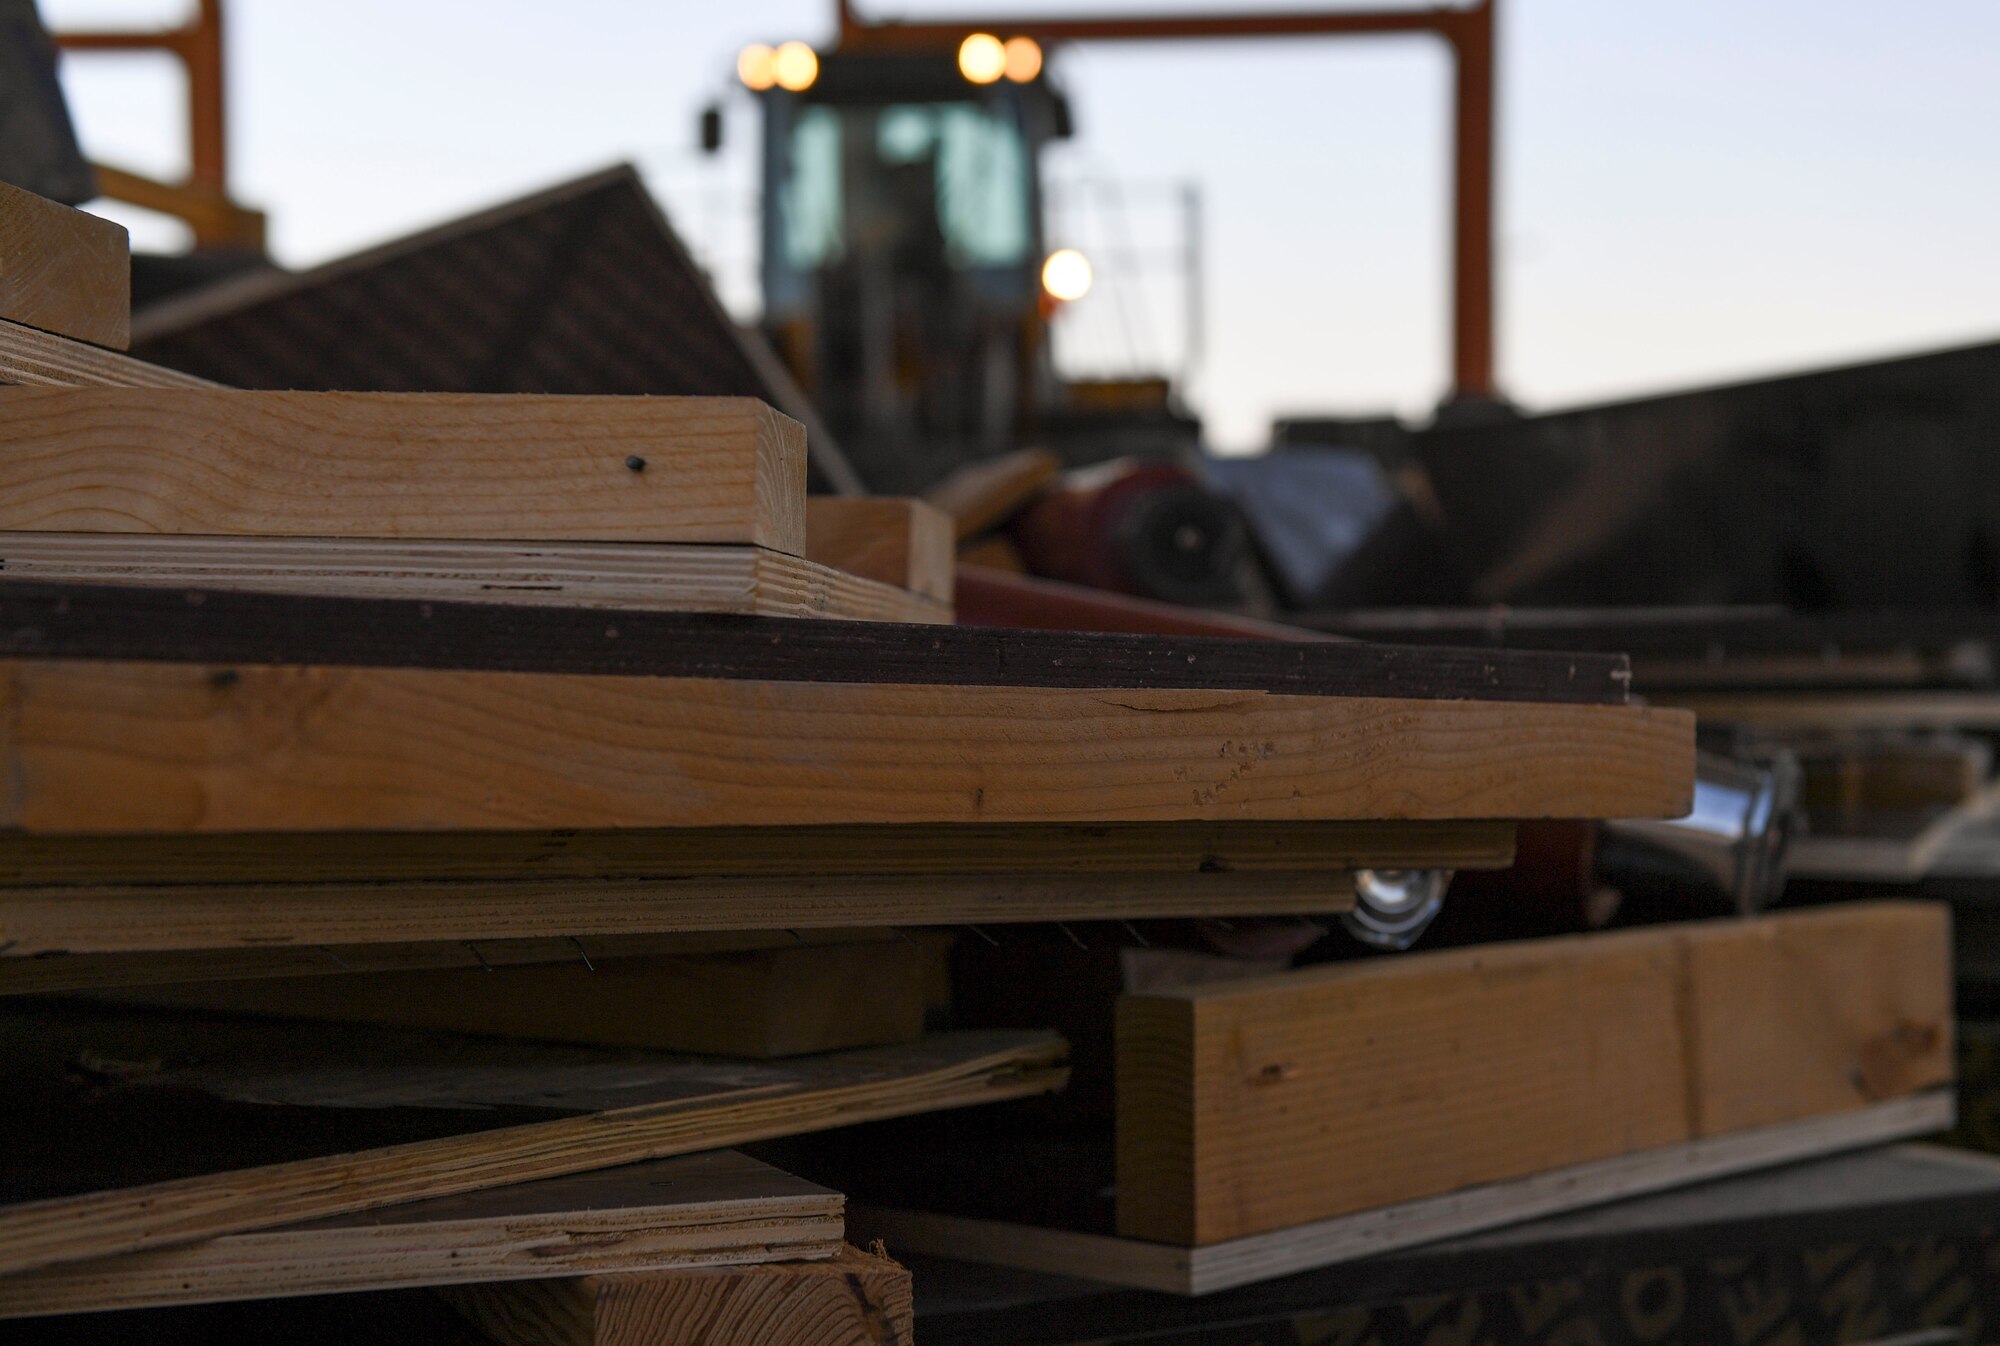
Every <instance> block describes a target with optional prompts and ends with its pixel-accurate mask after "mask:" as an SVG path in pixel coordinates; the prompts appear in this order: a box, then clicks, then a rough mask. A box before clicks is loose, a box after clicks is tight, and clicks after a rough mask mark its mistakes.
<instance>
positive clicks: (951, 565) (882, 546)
mask: <svg viewBox="0 0 2000 1346" xmlns="http://www.w3.org/2000/svg"><path fill="white" fill-rule="evenodd" d="M806 559H807V560H810V561H817V562H819V563H820V564H821V565H826V566H832V567H833V568H834V569H835V570H844V571H846V572H847V573H848V574H850V575H859V576H861V577H862V578H863V579H871V580H876V581H879V582H880V583H883V584H893V585H894V586H896V587H897V588H898V589H908V590H909V591H910V592H911V593H914V594H921V595H923V596H924V597H925V598H931V599H935V600H937V601H938V602H940V603H950V602H951V592H952V574H953V571H954V569H955V568H956V565H957V559H956V547H955V545H954V542H953V538H952V531H951V517H950V516H949V515H947V514H945V513H944V512H943V511H941V510H939V509H937V508H935V507H933V506H931V505H928V504H926V503H924V502H923V501H921V500H906V499H900V498H895V497H887V496H883V497H865V496H848V497H836V496H826V495H816V496H812V497H810V498H809V499H807V501H806Z"/></svg>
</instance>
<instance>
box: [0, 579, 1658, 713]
mask: <svg viewBox="0 0 2000 1346" xmlns="http://www.w3.org/2000/svg"><path fill="white" fill-rule="evenodd" d="M0 650H5V651H6V652H7V653H8V654H10V655H12V656H14V657H17V658H22V657H34V658H75V659H145V660H161V661H167V662H183V661H185V662H194V663H210V664H236V663H245V664H286V665H299V664H331V665H346V664H365V665H374V666H379V667H385V668H401V667H408V668H455V669H491V670H495V671H499V670H507V671H512V672H523V673H525V672H541V673H604V674H632V675H645V676H650V677H697V678H755V679H771V680H774V681H803V682H865V683H929V684H935V685H938V686H979V687H1088V688H1100V689H1102V688H1120V687H1127V688H1147V689H1155V690H1157V689H1164V688H1170V687H1178V688H1189V689H1198V690H1217V689H1225V688H1227V689H1233V690H1237V691H1259V692H1286V693H1292V694H1296V695H1305V696H1384V697H1409V698H1414V699H1421V700H1447V701H1461V700H1472V701H1535V702H1553V703H1559V704H1564V705H1572V704H1574V705H1624V704H1627V702H1628V701H1629V699H1630V698H1629V696H1628V693H1627V688H1626V683H1627V681H1628V677H1629V674H1628V670H1627V667H1626V663H1625V659H1624V657H1623V656H1622V655H1563V654H1547V653H1541V652H1535V653H1513V652H1509V651H1504V650H1441V649H1421V648H1411V647H1407V646H1395V645H1368V644H1363V643H1360V642H1325V643H1319V644H1311V645H1306V644H1281V643H1277V642H1272V641H1262V640H1242V639H1217V638H1215V637H1212V636H1196V635H1186V634H1181V635H1166V636H1160V635H1143V634H1139V635H1130V634H1128V635H1103V634H1089V633H1077V632H1062V631H997V630H980V629H974V628H969V627H967V628H961V627H943V628H939V627H923V628H920V629H914V630H913V629H907V628H903V627H898V626H895V625H891V624H880V625H876V626H867V627H857V626H854V625H853V624H851V623H846V622H819V621H800V620H790V621H785V622H775V621H772V620H769V619H753V618H744V617H730V616H714V615H706V614H689V613H661V612H632V613H627V614H624V615H622V616H621V617H620V618H619V620H618V621H616V622H606V621H605V620H604V619H603V617H602V615H601V614H599V613H596V612H592V611H588V610H577V609H570V608H563V607H523V606H520V605H518V604H505V603H452V602H437V601H425V602H417V601H409V600H396V599H375V598H342V597H316V596H302V595H293V594H284V595H276V594H259V593H231V592H227V591H223V590H213V591H210V590H188V591H180V590H174V591H163V590H159V589H148V588H137V587H131V586H117V585H76V584H39V583H35V582H33V581H28V580H9V581H7V582H6V583H0Z"/></svg>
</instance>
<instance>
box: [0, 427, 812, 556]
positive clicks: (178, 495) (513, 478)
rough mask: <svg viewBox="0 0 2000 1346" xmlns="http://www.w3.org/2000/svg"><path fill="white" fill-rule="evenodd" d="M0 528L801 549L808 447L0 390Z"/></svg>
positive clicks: (703, 433)
mask: <svg viewBox="0 0 2000 1346" xmlns="http://www.w3.org/2000/svg"><path fill="white" fill-rule="evenodd" d="M0 529H4V530H12V531H35V532H88V533H187V534H218V535H228V536H251V537H374V538H426V539H446V538H459V539H465V538H477V539H504V540H508V541H533V542H707V543H748V544H754V545H757V546H763V547H769V548H771V549H772V550H773V551H780V552H785V553H787V554H788V555H792V556H797V555H800V554H802V553H803V551H804V550H805V434H804V432H803V431H802V430H801V429H800V428H799V426H798V423H797V422H795V421H790V420H787V419H786V418H785V417H783V416H780V415H779V414H778V413H777V412H775V411H772V410H771V409H770V408H769V407H768V406H766V405H764V404H763V403H762V402H758V401H755V400H753V399H750V398H728V397H687V398H682V397H557V396H522V395H497V394H496V395H491V396H482V395H478V394H448V393H276V392H241V391H236V390H233V389H218V390H207V389H158V388H18V387H17V388H0Z"/></svg>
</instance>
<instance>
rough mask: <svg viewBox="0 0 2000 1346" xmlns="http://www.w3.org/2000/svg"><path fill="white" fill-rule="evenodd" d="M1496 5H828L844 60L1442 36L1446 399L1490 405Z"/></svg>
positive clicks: (1489, 0) (846, 0) (1485, 1)
mask: <svg viewBox="0 0 2000 1346" xmlns="http://www.w3.org/2000/svg"><path fill="white" fill-rule="evenodd" d="M1497 3H1498V0H1478V3H1476V4H1473V5H1470V6H1467V7H1465V8H1456V9H1408V10H1373V11H1363V10H1345V11H1343V10H1334V11H1322V12H1317V13H1315V12H1300V13H1283V12H1277V13H1261V14H1252V13H1245V14H1174V15H1154V16H1146V15H1136V14H1135V15H1106V16H1058V15H1023V16H1018V17H1012V18H997V17H988V18H976V19H975V18H968V19H958V18H954V19H951V20H948V21H926V22H919V23H906V22H901V21H880V22H877V21H873V20H867V19H863V18H861V17H860V16H859V15H858V14H856V13H855V10H854V6H853V3H852V0H835V7H836V12H837V13H838V15H839V20H840V48H841V50H843V51H934V50H937V49H939V48H944V49H947V50H948V49H950V48H952V47H955V46H957V44H958V43H959V42H961V41H963V40H964V39H965V38H966V37H967V36H968V35H970V34H972V33H994V34H996V35H999V36H1016V35H1019V36H1025V37H1032V38H1034V39H1035V40H1036V41H1038V42H1042V43H1044V44H1047V43H1054V42H1125V41H1150V40H1155V39H1189V38H1193V39H1212V38H1257V37H1364V36H1379V35H1385V34H1396V33H1428V34H1432V35H1434V36H1438V37H1442V38H1443V39H1444V40H1445V42H1446V43H1447V44H1449V45H1450V47H1451V49H1452V54H1453V57H1454V58H1455V64H1456V67H1457V72H1456V81H1455V85H1454V93H1453V102H1454V104H1455V108H1454V115H1453V119H1452V126H1453V131H1452V161H1453V169H1452V314H1451V326H1452V343H1451V365H1452V392H1453V394H1454V395H1455V396H1458V397H1492V396H1494V395H1496V393H1497V392H1498V386H1497V384H1496V382H1495V378H1494V340H1493V330H1494V301H1493V194H1494V172H1493V153H1494V137H1493V110H1494V104H1495V94H1494V44H1493V12H1494V7H1495V5H1496V4H1497Z"/></svg>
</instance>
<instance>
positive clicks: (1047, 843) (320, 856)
mask: <svg viewBox="0 0 2000 1346" xmlns="http://www.w3.org/2000/svg"><path fill="white" fill-rule="evenodd" d="M1513 863H1514V825H1513V824H1512V823H1508V822H1485V821H1470V822H1467V821H1444V822H1398V821H1374V820H1370V821H1365V822H1309V823H1290V822H1233V821H1231V822H1188V823H1040V824H1032V825H1013V824H996V823H963V824H951V825H948V826H929V825H923V824H905V825H898V826H891V827H694V828H666V829H651V828H634V829H625V830H577V831H560V832H549V831H541V832H537V831H526V830H524V831H507V832H424V833H420V834H413V833H405V832H374V833H347V834H342V835H339V836H323V835H316V834H314V833H238V834H222V835H205V834H200V833H181V834H175V835H161V836H111V835H97V836H92V837H89V838H77V837H48V836H35V835H31V834H28V833H24V832H9V831H0V892H5V893H6V895H7V898H8V900H10V901H12V900H16V899H18V900H19V901H21V902H24V903H32V902H34V901H35V900H36V899H35V897H34V896H33V895H32V894H30V893H27V892H24V891H21V890H24V889H31V888H36V887H49V888H56V887H60V888H66V889H70V890H72V895H73V896H75V897H77V898H78V899H92V900H95V899H97V898H102V899H104V900H105V901H106V902H115V901H116V900H117V899H119V898H120V897H121V896H133V895H135V894H124V895H121V894H118V893H115V892H108V891H101V892H97V893H91V892H88V891H85V890H86V889H90V888H96V889H100V890H102V889H108V888H116V887H118V886H121V885H123V886H131V887H135V888H136V887H148V888H151V887H167V886H179V887H182V888H183V891H182V893H181V894H180V895H179V896H180V897H186V898H195V897H198V896H199V894H198V893H195V892H191V891H186V886H188V885H201V886H203V887H205V888H218V892H217V896H216V900H217V901H224V900H227V899H228V898H229V896H230V893H229V892H223V891H220V890H219V889H220V888H227V889H229V890H231V891H235V890H236V889H237V888H238V886H239V885H250V886H256V887H258V888H260V889H262V891H261V892H250V891H247V890H246V891H243V892H241V893H239V894H238V895H239V896H241V897H243V898H244V899H245V900H252V899H254V900H261V901H268V902H272V903H285V902H289V903H291V904H292V905H294V906H298V907H300V908H301V909H305V908H307V907H310V906H313V905H314V904H311V903H309V902H306V901H305V894H304V893H302V892H298V891H296V890H298V889H301V888H303V887H304V886H306V885H326V884H335V883H347V884H356V885H364V884H365V885H368V886H370V887H376V886H381V885H384V884H397V883H401V884H406V885H407V884H415V883H440V882H441V881H444V880H452V879H460V880H473V879H489V880H491V879H504V880H510V881H511V880H532V881H534V882H535V883H536V884H537V885H538V886H536V887H533V888H522V889H518V890H503V891H518V892H519V893H520V895H521V898H522V900H523V901H526V902H533V901H543V902H553V901H555V900H556V899H557V896H558V895H559V894H561V893H563V892H565V891H568V892H571V893H575V894H577V895H578V897H579V898H581V897H582V896H583V895H582V894H581V893H580V892H579V889H580V887H581V885H579V884H578V883H576V882H575V881H577V880H586V879H587V880H591V881H593V882H601V883H604V884H605V885H606V886H607V888H610V889H611V891H612V892H613V894H614V896H617V897H622V898H624V899H625V900H628V901H629V900H633V899H636V898H639V897H641V896H642V895H644V894H645V893H646V892H648V891H649V890H648V889H645V888H638V887H632V888H627V889H624V890H622V891H620V890H618V889H616V888H615V887H614V886H613V885H614V883H615V882H616V881H624V880H634V879H645V880H652V881H657V882H659V883H660V884H661V886H660V887H658V888H657V889H653V890H650V891H653V892H654V893H655V894H656V895H657V896H659V897H660V898H662V899H670V898H672V897H673V896H674V895H675V894H676V893H677V892H681V893H686V894H687V895H688V896H690V897H693V896H695V895H696V894H699V893H700V892H701V891H702V889H701V888H700V887H699V886H698V885H699V884H700V883H702V882H705V881H709V880H715V881H718V882H720V883H722V884H723V885H724V886H722V887H718V888H716V889H714V890H713V896H714V897H715V898H716V899H718V900H727V899H728V898H729V896H730V890H729V888H728V886H727V885H728V884H729V883H730V882H731V881H734V880H739V879H750V878H759V877H763V878H779V879H784V880H786V881H788V882H792V883H796V884H799V885H800V887H799V889H798V891H799V894H800V898H799V900H797V901H785V900H784V898H783V894H784V892H785V891H786V890H785V889H783V888H782V887H780V886H778V885H771V886H770V888H769V891H767V892H764V893H763V894H762V895H761V898H759V900H761V901H769V902H774V903H777V904H778V908H779V909H773V910H772V911H770V912H769V913H767V914H768V915H769V916H770V918H771V921H772V924H767V925H762V926H755V927H731V928H737V929H743V928H762V929H771V928H776V929H787V928H791V927H794V926H801V925H803V926H812V925H827V924H832V923H830V922H827V921H813V920H809V919H805V918H806V917H807V916H808V915H809V914H810V913H811V912H812V911H813V910H815V909H818V910H822V911H826V912H833V911H838V912H839V914H840V915H841V918H842V919H841V920H840V921H838V922H837V924H839V925H842V926H848V925H857V924H864V925H882V924H888V925H897V924H907V923H908V919H909V917H910V916H911V914H912V913H913V912H915V911H916V910H918V909H917V908H915V907H913V906H910V905H909V904H908V901H907V897H908V895H907V894H906V893H904V892H901V891H900V890H897V889H895V888H893V887H890V886H884V887H882V888H881V889H880V890H879V891H878V892H877V895H876V896H875V897H870V896H869V893H870V890H871V885H872V884H873V883H874V881H877V880H885V879H890V878H897V877H902V878H917V877H921V878H924V879H926V880H929V881H939V880H944V879H947V878H949V877H951V876H954V875H956V876H960V877H978V878H986V879H990V878H992V877H994V876H997V875H1008V876H1017V877H1021V878H1022V886H1021V887H1020V888H1019V889H1018V890H1016V889H1010V888H1008V887H1007V886H1006V885H999V884H986V885H984V887H985V889H986V891H987V892H988V894H989V896H988V897H986V898H985V899H982V900H981V902H980V903H979V904H978V905H977V906H970V905H968V906H967V907H966V908H965V910H966V911H967V912H968V913H969V912H972V911H979V912H981V913H983V917H981V919H984V918H993V919H1002V920H1004V919H1008V917H1007V915H1006V913H1007V912H1008V911H1010V910H1013V909H1014V908H1016V907H1019V908H1021V909H1022V910H1032V909H1033V907H1034V903H1035V901H1036V900H1037V899H1036V896H1035V894H1036V893H1037V892H1038V891H1043V890H1040V889H1038V888H1037V886H1036V884H1035V883H1034V881H1033V880H1032V879H1030V878H1029V877H1028V876H1033V875H1042V876H1044V878H1045V880H1046V881H1047V882H1049V883H1053V882H1054V881H1055V880H1057V879H1059V878H1063V877H1070V878H1075V879H1079V880H1083V879H1087V878H1089V877H1090V876H1093V875H1097V876H1104V877H1106V878H1108V879H1110V880H1112V881H1113V882H1114V883H1116V884H1122V885H1125V886H1131V885H1130V884H1129V880H1130V878H1131V877H1132V876H1136V875H1146V876H1178V877H1184V878H1197V877H1199V878H1212V879H1213V878H1223V877H1226V876H1229V875H1253V874H1283V875H1289V876H1292V878H1293V879H1294V880H1295V879H1296V877H1297V876H1299V875H1301V874H1318V875H1321V876H1323V877H1325V878H1329V879H1333V880H1335V881H1336V886H1335V887H1334V888H1332V889H1330V890H1329V895H1330V896H1334V897H1339V896H1340V895H1341V893H1340V889H1339V888H1338V886H1337V880H1338V878H1339V875H1340V871H1343V870H1348V869H1505V868H1507V866H1509V865H1511V864H1513ZM821 880H842V881H843V882H842V883H840V884H839V885H821V886H819V887H817V888H815V886H814V885H815V884H816V883H817V882H818V881H821ZM848 880H865V881H867V882H846V881H848ZM1171 881H1172V880H1171V878H1168V879H1163V880H1162V882H1171ZM476 891H477V890H476V889H470V888H465V889H460V890H459V891H457V892H456V893H450V894H448V895H450V896H456V897H459V898H470V897H472V896H473V895H474V894H475V893H476ZM1080 891H1081V890H1079V892H1080ZM1107 891H1113V890H1107ZM1233 891H1235V890H1232V889H1228V888H1218V889H1217V890H1216V893H1217V895H1218V897H1219V898H1220V896H1221V895H1222V894H1224V893H1228V892H1233ZM1271 891H1274V892H1275V891H1282V890H1276V889H1274V890H1271ZM286 894H290V896H289V897H287V896H286ZM59 895H60V894H58V893H54V892H50V893H47V894H44V896H46V897H50V898H53V897H56V896H59ZM1045 895H1047V894H1046V893H1045ZM738 896H739V898H741V899H749V898H751V897H754V896H757V895H756V894H753V893H752V892H751V890H748V889H744V890H741V891H740V892H739V893H738ZM962 897H964V898H969V893H968V894H965V895H962ZM414 898H415V892H414V890H413V891H412V892H411V893H410V894H409V895H408V900H411V901H412V903H413V905H415V901H414ZM176 900H179V898H176ZM1131 900H1133V901H1139V902H1143V901H1144V899H1143V897H1142V896H1140V895H1137V894H1135V895H1134V897H1133V898H1132V899H1131ZM1168 900H1169V902H1170V903H1171V902H1178V901H1180V900H1183V899H1182V898H1180V897H1174V898H1170V899H1168ZM849 904H851V905H852V909H851V910H850V909H849ZM111 909H112V908H111V907H109V906H107V907H106V908H104V910H105V911H106V912H107V913H108V912H109V911H110V910H111ZM329 909H331V908H329ZM586 909H587V908H584V907H582V906H578V907H576V908H575V909H573V910H572V911H571V912H569V913H566V916H565V919H572V918H574V917H575V916H576V915H577V914H579V913H580V912H581V911H583V910H586ZM135 910H136V909H135ZM219 910H221V908H218V911H219ZM668 910H669V907H668V906H667V905H666V903H665V901H664V900H663V902H662V903H661V905H660V908H659V910H657V911H655V912H654V913H653V914H652V915H653V917H654V918H657V917H658V916H660V915H662V914H664V913H665V912H667V911H668ZM760 911H761V908H758V907H755V906H746V908H745V910H744V911H743V915H744V916H745V917H746V918H754V917H757V916H758V915H759V912H760ZM1156 914H1157V913H1156ZM1176 914H1180V913H1176ZM779 917H783V919H782V920H780V919H778V918H779ZM689 919H692V920H694V921H697V922H706V921H707V920H708V919H709V917H708V915H705V914H703V912H702V910H701V909H700V908H694V909H691V910H690V912H689ZM965 919H967V920H972V919H975V918H974V917H973V916H971V915H969V914H968V915H967V916H966V917H965ZM1013 919H1018V920H1037V919H1043V918H1042V917H1039V916H1026V915H1024V916H1020V917H1016V918H1013ZM701 928H716V927H711V926H707V925H705V924H704V925H703V926H702V927H701ZM541 933H558V932H551V931H543V932H541ZM607 933H609V932H607ZM627 933H634V932H630V931H628V932H627ZM0 943H4V941H0ZM134 947H157V948H166V947H176V946H169V945H138V946H134Z"/></svg>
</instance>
